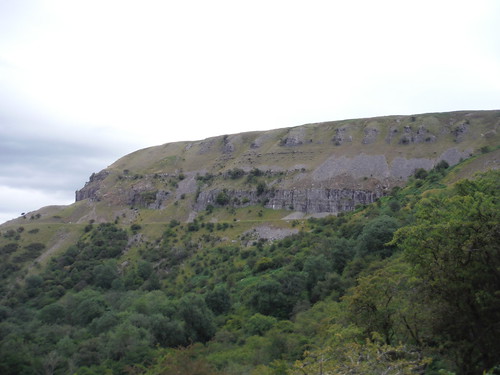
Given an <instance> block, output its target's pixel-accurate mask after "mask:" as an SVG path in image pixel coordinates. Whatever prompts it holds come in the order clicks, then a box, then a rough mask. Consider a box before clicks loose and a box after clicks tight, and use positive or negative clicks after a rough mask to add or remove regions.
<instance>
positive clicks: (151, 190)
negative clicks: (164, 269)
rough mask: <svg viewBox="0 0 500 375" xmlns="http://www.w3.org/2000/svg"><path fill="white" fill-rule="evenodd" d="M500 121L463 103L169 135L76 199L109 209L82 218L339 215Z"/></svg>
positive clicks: (457, 157) (492, 142)
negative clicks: (145, 213)
mask: <svg viewBox="0 0 500 375" xmlns="http://www.w3.org/2000/svg"><path fill="white" fill-rule="evenodd" d="M499 126H500V111H472V112H465V111H464V112H452V113H436V114H423V115H413V116H389V117H378V118H369V119H357V120H344V121H334V122H324V123H315V124H307V125H302V126H296V127H292V128H284V129H277V130H270V131H261V132H249V133H240V134H232V135H222V136H218V137H213V138H208V139H205V140H201V141H195V142H176V143H168V144H164V145H161V146H156V147H151V148H146V149H143V150H139V151H136V152H134V153H132V154H129V155H127V156H125V157H123V158H121V159H119V160H118V161H116V162H115V163H114V164H113V165H111V166H110V167H108V168H106V169H104V170H102V171H101V172H99V173H95V174H93V175H92V176H91V177H90V180H89V181H88V182H87V183H86V185H85V186H84V187H83V188H82V189H80V190H78V191H77V192H76V201H77V202H81V201H87V202H88V205H89V206H91V207H93V206H96V207H97V206H106V207H107V208H108V209H107V210H105V211H106V213H105V214H104V217H103V216H100V215H99V214H98V212H99V210H94V209H92V210H88V213H87V215H84V216H82V217H81V218H80V219H81V220H89V219H93V220H110V219H114V217H116V216H117V215H118V216H119V215H121V214H123V210H125V209H130V208H132V209H141V208H145V209H153V210H159V211H163V212H165V213H168V215H172V214H173V215H174V216H176V218H178V219H180V220H182V221H190V220H192V219H193V218H194V217H196V214H197V213H198V212H200V211H202V210H205V209H206V208H207V207H212V206H217V205H219V206H221V205H231V206H233V207H245V206H251V205H255V204H262V205H264V206H265V207H267V208H271V209H280V210H289V211H292V212H297V213H298V215H299V216H300V215H301V214H312V215H322V214H336V213H339V212H343V211H351V210H353V209H354V208H355V206H356V205H358V204H368V203H372V202H374V201H375V200H377V199H378V198H380V197H381V196H383V195H385V194H387V193H388V192H389V191H390V190H391V189H392V188H393V187H395V186H402V185H403V184H404V183H405V182H406V181H407V179H408V178H409V177H410V176H411V175H413V174H414V173H415V171H416V170H418V169H420V168H422V169H424V170H430V169H432V168H433V167H435V166H436V165H438V164H439V163H446V164H447V165H450V166H452V165H455V164H457V163H458V162H460V161H461V160H464V159H467V158H469V157H471V156H472V155H474V154H478V153H480V152H481V149H483V150H484V148H485V147H495V146H496V145H497V144H498V128H499ZM174 205H177V206H174ZM179 205H180V206H181V208H180V207H179ZM101 211H102V210H101ZM101 215H103V214H101ZM109 215H112V216H109Z"/></svg>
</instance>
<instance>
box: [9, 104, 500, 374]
mask: <svg viewBox="0 0 500 375" xmlns="http://www.w3.org/2000/svg"><path fill="white" fill-rule="evenodd" d="M412 124H414V125H412ZM498 125H500V112H499V111H487V112H457V113H448V114H432V115H416V116H408V117H403V116H392V117H387V118H377V119H362V120H349V121H343V122H332V123H324V124H311V125H306V126H302V127H295V128H290V129H280V130H274V131H269V132H255V133H246V134H238V135H229V136H223V137H217V138H212V139H208V140H205V141H200V142H191V143H188V142H180V143H174V144H167V145H163V146H157V147H153V148H149V149H145V150H140V151H137V152H136V153H133V154H130V155H127V156H125V157H124V158H122V159H120V160H118V161H117V162H116V163H114V164H113V165H112V166H110V167H108V168H107V169H105V170H103V171H101V172H99V173H97V174H95V175H93V176H92V177H91V179H90V181H89V183H88V184H87V185H86V186H85V187H84V188H82V189H81V190H80V191H79V193H77V202H75V203H74V204H72V205H69V206H65V207H56V206H53V207H45V208H42V209H40V210H38V211H34V212H31V213H28V214H26V215H25V217H20V218H18V219H16V220H13V221H10V222H8V223H5V224H3V225H1V226H0V257H1V262H0V270H1V271H0V275H1V277H2V283H1V284H0V373H1V374H38V373H43V374H79V375H82V374H148V375H159V374H165V375H169V374H193V375H194V374H226V375H230V374H231V375H232V374H235V375H236V374H293V375H295V374H320V373H324V374H382V373H385V374H430V375H437V374H460V375H462V374H464V375H468V374H483V373H489V374H494V373H496V372H497V371H500V357H499V356H498V353H500V345H499V341H498V339H497V338H498V336H499V335H500V326H499V325H498V322H499V321H500V295H499V294H498V291H499V290H500V277H499V275H500V251H499V247H498V243H500V238H499V237H500V218H499V212H500V210H499V208H500V207H499V195H498V194H499V191H500V189H499V188H500V186H499V185H500V172H499V171H498V165H499V163H498V158H499V155H500V149H499V148H498V136H497V134H496V131H497V129H498ZM422 126H423V128H422ZM408 127H409V129H410V130H408V131H405V129H408ZM396 128H397V129H399V130H398V132H395V131H394V129H396ZM339 129H340V130H339ZM342 129H344V130H342ZM367 129H369V130H367ZM391 129H392V130H391ZM412 129H413V130H412ZM418 129H424V130H420V131H419V130H418ZM457 129H461V130H457ZM349 137H351V138H349ZM391 137H392V138H391ZM433 137H435V138H433ZM389 138H390V139H389ZM405 139H406V140H407V142H406V141H404V140H405ZM426 139H429V140H427V141H426ZM363 142H365V143H363ZM337 143H338V144H337ZM449 150H455V151H449ZM254 153H255V154H254ZM259 154H260V156H259ZM360 155H361V156H360ZM362 155H365V156H368V157H366V158H365V157H364V156H362ZM460 155H467V157H463V158H461V157H459V156H460ZM456 157H459V158H458V160H455V162H453V161H454V158H456ZM403 159H404V160H405V162H404V163H403ZM460 159H462V160H460ZM367 160H369V161H367ZM383 160H385V164H384V163H382V161H383ZM366 163H368V164H366ZM370 163H371V164H370ZM398 163H399V164H398ZM367 165H368V167H369V168H372V167H373V166H379V167H380V168H379V167H377V168H379V169H378V170H377V169H376V168H375V167H373V168H375V169H373V170H374V173H373V175H372V176H366V175H363V173H365V171H366V170H367V168H368V167H367ZM401 166H405V167H404V168H403V167H401ZM415 166H417V167H415ZM418 166H420V167H418ZM341 167H342V168H344V167H345V168H347V167H349V173H347V172H345V170H344V171H340V172H341V173H340V172H339V173H337V172H338V171H339V170H340V169H341ZM351 167H352V168H351ZM405 168H406V169H412V170H411V174H409V175H408V176H406V177H405V178H401V177H397V176H396V174H397V173H400V174H405V173H406V169H405ZM403 172H404V173H403ZM377 173H378V174H377ZM384 173H385V174H384ZM383 174H384V175H383ZM325 192H326V193H325ZM370 194H372V195H370ZM325 197H327V198H325ZM349 197H350V198H349ZM366 197H372V198H373V199H371V198H370V199H371V200H368V198H366ZM280 199H281V201H280ZM315 199H316V200H322V201H321V202H316V201H315ZM328 199H330V200H328ZM279 202H287V203H286V204H285V205H284V206H283V205H279V204H278V203H279ZM289 202H291V203H292V204H289ZM332 207H333V208H332ZM327 209H331V211H326V210H327Z"/></svg>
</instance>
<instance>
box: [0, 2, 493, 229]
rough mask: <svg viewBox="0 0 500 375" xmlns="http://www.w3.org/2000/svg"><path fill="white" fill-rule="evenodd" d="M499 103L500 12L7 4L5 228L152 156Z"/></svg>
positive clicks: (445, 5) (2, 130) (1, 52)
mask: <svg viewBox="0 0 500 375" xmlns="http://www.w3.org/2000/svg"><path fill="white" fill-rule="evenodd" d="M499 103H500V1H495V0H491V1H483V0H474V1H472V0H470V1H460V0H458V1H457V0H454V1H438V0H432V1H422V0H419V1H403V0H398V1H383V0H382V1H381V0H379V1H373V0H370V1H345V0H343V1H333V0H330V1H314V0H307V1H306V0H304V1H293V0H286V1H273V0H266V1H259V0H252V1H238V0H228V1H218V0H211V1H206V0H200V1H190V0H183V1H168V0H163V1H147V0H143V1H138V0H137V1H125V0H117V1H107V0H98V1H97V0H85V1H76V0H54V1H49V0H47V1H44V0H40V1H30V0H22V1H20V0H0V223H1V222H3V221H6V220H9V219H12V218H14V217H17V216H19V215H20V213H21V212H29V211H32V210H35V209H38V208H40V207H42V206H46V205H53V204H69V203H72V202H73V201H74V192H75V190H77V189H79V188H80V187H82V186H83V185H84V183H85V181H87V180H88V177H89V175H90V174H91V173H92V172H98V171H99V170H101V169H103V168H105V167H107V166H108V165H109V164H111V163H112V162H113V161H115V160H116V159H118V158H119V157H121V156H123V155H125V154H127V153H129V152H132V151H135V150H137V149H139V148H143V147H147V146H153V145H157V144H162V143H167V142H173V141H180V140H197V139H203V138H206V137H209V136H216V135H222V134H230V133H237V132H242V131H250V130H266V129H273V128H279V127H288V126H295V125H301V124H304V123H311V122H320V121H329V120H341V119H347V118H359V117H368V116H378V115H392V114H414V113H424V112H441V111H452V110H465V109H499V108H500V105H499Z"/></svg>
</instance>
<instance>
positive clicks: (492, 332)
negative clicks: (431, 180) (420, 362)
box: [394, 171, 500, 374]
mask: <svg viewBox="0 0 500 375" xmlns="http://www.w3.org/2000/svg"><path fill="white" fill-rule="evenodd" d="M498 181H500V172H498V171H495V172H490V173H488V174H487V175H484V176H483V177H482V178H481V179H478V180H476V181H467V180H465V181H462V182H460V183H457V185H456V186H455V187H454V188H453V189H452V190H451V191H449V192H447V194H435V195H433V196H430V197H428V198H424V199H422V200H421V202H420V203H419V204H418V205H417V207H416V217H417V220H416V222H415V224H414V225H411V226H407V227H404V228H401V229H400V230H398V231H397V232H396V235H395V240H394V243H397V244H399V245H400V246H401V247H402V248H403V249H404V254H405V257H406V259H407V260H408V261H409V262H410V264H412V265H413V269H414V272H415V275H416V276H418V277H420V278H421V279H422V281H423V282H422V287H421V289H420V292H421V293H422V294H423V295H424V296H425V298H426V299H427V300H428V302H429V304H430V306H431V308H432V309H433V319H432V328H433V333H434V335H435V338H436V339H437V340H439V341H441V345H443V346H444V347H446V348H448V351H449V353H450V357H452V358H454V359H455V362H456V371H457V372H458V373H459V374H477V373H481V372H482V371H484V370H487V369H489V368H491V367H493V366H494V365H496V364H498V363H499V358H498V353H500V340H498V337H500V325H499V324H498V322H500V295H499V294H498V291H499V290H500V251H499V247H498V244H499V243H500V206H499V204H500V203H499V202H500V200H499V199H498V198H499V193H500V189H499V186H498Z"/></svg>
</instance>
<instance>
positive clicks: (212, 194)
mask: <svg viewBox="0 0 500 375" xmlns="http://www.w3.org/2000/svg"><path fill="white" fill-rule="evenodd" d="M220 194H224V195H225V196H226V197H227V200H225V201H224V204H230V205H231V206H236V207H238V206H241V207H244V206H249V205H256V204H263V205H264V206H265V207H267V208H272V209H285V210H294V211H300V212H305V213H322V212H328V213H339V212H344V211H352V210H354V208H355V207H356V206H357V205H358V204H369V203H373V202H375V201H376V200H377V199H378V198H380V197H381V196H382V195H383V191H382V190H380V189H379V190H375V191H365V190H353V189H324V188H309V189H280V190H274V189H271V190H269V191H266V192H263V193H261V194H258V193H257V191H252V190H221V189H214V190H205V191H202V192H201V193H200V194H199V195H198V197H197V199H196V202H195V205H194V209H195V210H196V211H202V210H204V209H206V208H207V207H208V206H209V205H213V206H217V205H218V203H217V202H218V201H220V199H219V198H218V197H219V195H220Z"/></svg>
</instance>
